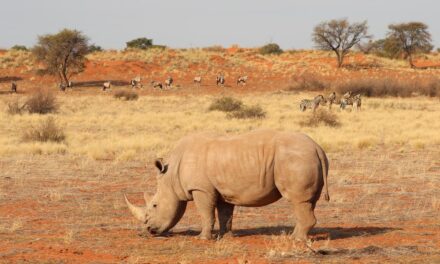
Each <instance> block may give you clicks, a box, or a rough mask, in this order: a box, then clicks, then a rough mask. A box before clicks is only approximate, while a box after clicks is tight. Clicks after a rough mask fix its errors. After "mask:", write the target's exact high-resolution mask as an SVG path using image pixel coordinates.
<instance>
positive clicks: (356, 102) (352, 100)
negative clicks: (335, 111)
mask: <svg viewBox="0 0 440 264" xmlns="http://www.w3.org/2000/svg"><path fill="white" fill-rule="evenodd" d="M347 105H351V106H352V109H353V110H355V111H358V110H361V105H362V98H361V94H357V95H355V96H351V97H349V98H342V99H341V104H340V108H341V109H345V108H346V107H347Z"/></svg>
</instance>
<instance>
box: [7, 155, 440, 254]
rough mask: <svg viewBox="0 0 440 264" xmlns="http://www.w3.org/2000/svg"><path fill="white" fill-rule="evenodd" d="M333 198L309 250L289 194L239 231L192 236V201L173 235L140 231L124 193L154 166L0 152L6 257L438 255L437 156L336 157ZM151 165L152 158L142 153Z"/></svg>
mask: <svg viewBox="0 0 440 264" xmlns="http://www.w3.org/2000/svg"><path fill="white" fill-rule="evenodd" d="M328 156H329V159H330V162H331V170H330V175H329V184H330V185H329V186H330V194H331V197H332V200H331V201H330V202H329V203H327V202H325V201H323V200H322V201H320V202H319V203H318V205H317V209H316V216H317V218H318V224H317V225H316V227H315V229H314V230H313V231H312V235H311V237H312V238H313V240H314V242H313V244H312V248H313V249H314V250H315V251H316V252H317V253H312V252H311V251H310V250H307V249H305V248H304V247H303V246H302V245H295V244H294V243H292V242H291V241H290V240H289V239H288V236H287V235H286V233H288V232H290V231H291V230H292V226H293V225H294V218H293V216H292V215H291V209H290V205H289V203H288V202H287V201H286V200H283V199H282V200H280V201H278V202H277V203H275V204H272V205H269V206H266V207H262V208H244V207H238V208H236V210H235V218H234V224H233V226H234V229H235V231H234V237H226V238H223V239H221V240H219V241H201V240H199V239H198V238H197V234H198V232H199V228H200V226H199V223H200V219H199V216H198V215H197V212H196V211H195V209H194V207H193V204H192V203H190V206H189V208H188V209H187V212H186V214H185V216H184V218H183V219H182V220H181V221H180V223H179V224H178V225H177V226H176V227H175V228H174V229H173V232H172V233H171V234H170V235H169V236H168V237H158V238H152V237H148V236H146V235H145V231H144V230H143V227H142V225H141V224H139V223H138V222H136V221H135V220H134V219H133V218H132V217H131V215H130V214H129V212H128V210H127V209H126V207H125V204H124V201H123V193H127V194H128V195H129V197H130V199H131V200H133V201H134V202H136V203H138V204H140V203H142V191H144V190H147V192H148V193H150V194H152V193H154V189H155V178H154V176H153V175H154V171H153V170H154V169H153V166H150V165H148V166H147V167H145V164H144V163H140V162H121V163H118V162H113V161H93V160H90V159H85V158H82V157H75V156H68V155H60V156H56V155H51V156H22V157H13V158H1V159H0V171H1V175H0V236H1V238H2V239H1V240H0V249H1V250H0V262H2V263H11V262H17V263H29V262H30V263H41V262H43V263H86V262H91V263H115V262H122V263H178V262H179V263H206V262H215V263H279V262H285V263H289V262H292V261H298V262H304V263H309V262H312V263H316V262H353V263H359V262H360V263H368V262H391V263H396V262H413V263H438V262H439V261H440V222H439V220H438V219H439V210H440V199H439V198H440V178H439V175H440V162H439V161H440V153H439V151H438V149H431V150H429V149H425V150H420V151H416V152H404V153H402V152H399V151H393V150H383V149H376V150H368V151H359V152H356V153H329V154H328ZM146 160H149V158H148V157H146Z"/></svg>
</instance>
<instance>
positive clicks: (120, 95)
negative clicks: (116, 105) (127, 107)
mask: <svg viewBox="0 0 440 264" xmlns="http://www.w3.org/2000/svg"><path fill="white" fill-rule="evenodd" d="M113 97H115V98H116V99H122V100H126V101H134V100H137V99H138V98H139V95H138V94H137V93H135V92H133V91H127V90H120V91H117V92H116V93H115V94H114V95H113Z"/></svg>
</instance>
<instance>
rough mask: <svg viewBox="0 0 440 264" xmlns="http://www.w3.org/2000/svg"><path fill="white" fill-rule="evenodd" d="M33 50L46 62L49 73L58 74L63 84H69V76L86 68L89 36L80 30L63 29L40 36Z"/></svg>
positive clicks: (39, 59) (39, 58)
mask: <svg viewBox="0 0 440 264" xmlns="http://www.w3.org/2000/svg"><path fill="white" fill-rule="evenodd" d="M32 52H33V54H34V55H35V56H36V58H37V60H38V61H41V62H43V63H44V65H45V66H46V72H47V73H50V74H57V75H58V77H59V79H60V81H61V84H64V85H66V86H67V85H68V83H69V77H70V76H71V75H73V74H75V73H78V72H81V71H83V70H84V68H85V65H84V62H85V60H86V58H85V55H86V54H87V53H88V52H89V47H88V38H87V37H86V36H85V35H83V34H82V33H81V32H80V31H77V30H70V29H63V30H61V31H60V32H58V33H57V34H53V35H50V34H47V35H43V36H38V44H37V45H35V47H34V48H33V50H32Z"/></svg>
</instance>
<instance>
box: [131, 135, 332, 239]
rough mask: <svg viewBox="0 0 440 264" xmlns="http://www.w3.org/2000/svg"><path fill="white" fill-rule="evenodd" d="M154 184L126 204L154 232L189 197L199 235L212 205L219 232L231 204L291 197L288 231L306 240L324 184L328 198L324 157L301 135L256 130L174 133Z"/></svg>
mask: <svg viewBox="0 0 440 264" xmlns="http://www.w3.org/2000/svg"><path fill="white" fill-rule="evenodd" d="M155 165H156V167H157V168H158V170H159V176H158V177H157V192H156V194H155V195H154V196H153V198H152V199H151V200H149V199H148V198H147V197H145V201H146V207H138V206H135V205H132V204H131V203H130V202H129V201H128V199H127V198H126V197H125V199H126V202H127V205H128V207H129V209H130V211H131V212H132V213H133V215H134V216H135V217H136V218H137V219H139V220H141V221H142V222H144V223H145V224H146V226H147V230H148V231H149V232H150V233H152V234H161V233H164V232H166V231H168V230H169V229H171V228H172V227H174V226H175V225H176V224H177V222H179V220H180V219H181V217H182V216H183V214H184V212H185V208H186V204H187V202H188V201H194V203H195V205H196V208H197V211H198V213H199V214H200V216H201V218H202V232H201V234H200V237H201V238H203V239H211V238H212V234H211V232H212V229H213V226H214V215H215V214H214V210H215V209H217V212H218V221H219V225H220V234H219V235H220V236H223V235H224V234H225V233H228V232H230V231H231V227H232V213H233V210H234V206H235V205H239V206H249V207H258V206H264V205H267V204H270V203H273V202H275V201H277V200H278V199H280V198H281V197H284V198H286V199H287V200H288V201H290V203H291V204H292V208H293V213H294V215H295V216H296V220H297V221H296V226H295V229H294V232H293V236H294V238H296V239H297V240H304V241H305V240H307V235H308V232H309V231H310V230H311V229H312V228H313V226H314V225H315V223H316V218H315V215H314V208H315V205H316V202H317V201H318V199H319V197H320V195H321V190H322V188H323V187H325V189H324V190H325V199H326V200H327V201H328V200H329V196H328V189H327V172H328V160H327V157H326V155H325V153H324V151H323V150H322V149H321V147H320V146H319V145H318V144H316V143H315V142H314V141H313V140H312V139H310V138H309V137H308V136H306V135H304V134H300V133H288V132H277V131H273V130H257V131H253V132H250V133H246V134H242V135H239V136H228V137H225V136H216V135H213V134H196V135H191V136H187V137H185V138H183V139H181V140H180V141H179V143H178V144H177V147H176V148H175V149H174V150H173V151H172V152H171V154H170V158H169V163H168V164H165V163H164V162H163V161H162V160H161V159H159V160H156V162H155Z"/></svg>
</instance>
